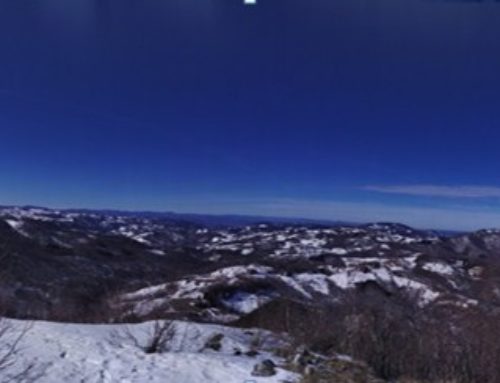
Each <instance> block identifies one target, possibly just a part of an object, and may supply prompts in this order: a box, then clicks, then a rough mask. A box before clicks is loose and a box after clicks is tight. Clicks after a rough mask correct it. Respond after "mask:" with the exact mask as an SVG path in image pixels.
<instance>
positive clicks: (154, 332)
mask: <svg viewBox="0 0 500 383" xmlns="http://www.w3.org/2000/svg"><path fill="white" fill-rule="evenodd" d="M176 334H177V329H176V326H175V323H174V322H172V321H155V322H153V324H152V326H151V327H150V328H149V329H148V330H146V332H145V333H143V334H142V335H143V337H141V336H139V335H136V334H134V333H133V332H132V330H131V329H130V327H128V326H125V327H124V328H123V329H122V330H117V331H114V332H113V333H112V334H111V339H110V342H111V343H113V344H115V345H117V346H122V345H125V344H128V345H132V346H134V347H137V348H139V349H141V350H143V351H144V352H145V353H146V354H158V353H163V352H168V351H171V347H172V343H173V340H174V339H175V337H176Z"/></svg>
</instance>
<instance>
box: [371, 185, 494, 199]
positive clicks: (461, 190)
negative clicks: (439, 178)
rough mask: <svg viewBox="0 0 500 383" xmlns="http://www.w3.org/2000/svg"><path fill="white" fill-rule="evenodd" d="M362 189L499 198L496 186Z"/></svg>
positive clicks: (414, 186) (422, 186)
mask: <svg viewBox="0 0 500 383" xmlns="http://www.w3.org/2000/svg"><path fill="white" fill-rule="evenodd" d="M362 189H363V190H368V191H374V192H378V193H386V194H402V195H412V196H422V197H446V198H500V187H496V186H469V185H458V186H441V185H368V186H364V187H363V188H362Z"/></svg>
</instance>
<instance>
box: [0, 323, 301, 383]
mask: <svg viewBox="0 0 500 383" xmlns="http://www.w3.org/2000/svg"><path fill="white" fill-rule="evenodd" d="M9 322H10V323H11V324H13V327H14V329H16V330H15V331H13V332H10V333H9V336H10V337H11V339H13V338H14V337H15V333H16V332H17V331H21V330H23V329H24V328H25V326H27V325H28V326H30V328H29V331H28V332H27V333H26V335H25V336H24V338H23V339H22V342H21V344H20V345H19V350H20V352H19V353H18V354H17V355H15V357H14V359H13V360H15V364H14V365H13V366H12V367H11V368H9V369H8V370H7V371H8V373H7V372H3V373H1V374H2V375H1V376H0V382H3V381H7V380H8V378H9V376H12V375H15V374H16V373H18V372H19V371H23V370H24V369H25V368H26V367H28V366H30V365H33V368H32V369H31V371H30V375H31V376H39V378H38V379H37V380H36V381H37V383H146V382H151V383H244V382H247V381H251V382H256V383H257V382H259V383H278V382H283V381H289V382H295V381H296V379H297V376H296V375H295V374H292V373H290V372H287V371H285V370H283V369H280V368H277V371H276V372H277V373H276V374H275V375H274V376H270V377H255V376H252V370H253V368H254V366H255V365H256V364H257V363H259V362H260V361H262V360H264V359H272V360H273V361H274V362H276V364H278V365H279V363H280V359H279V358H277V357H275V356H274V355H272V354H271V353H269V352H267V351H265V349H266V348H268V347H269V348H272V344H273V341H271V340H269V341H268V342H269V343H268V344H267V345H265V344H263V345H262V349H260V350H258V354H257V355H255V356H248V355H246V352H247V351H249V350H251V349H252V347H253V346H252V344H254V343H255V342H254V339H255V337H256V336H257V335H258V334H257V331H256V330H255V331H252V330H245V331H244V330H239V329H234V328H227V327H222V326H215V325H200V324H194V323H187V322H175V323H174V325H175V329H176V332H175V336H174V338H173V339H172V341H171V342H169V345H168V351H165V352H162V353H154V354H147V353H145V352H144V351H143V350H142V349H141V348H140V347H138V346H137V345H136V344H134V342H133V341H132V340H131V339H132V338H131V337H130V335H132V336H133V337H134V338H135V339H136V340H137V341H138V343H139V344H145V343H147V341H148V338H149V337H150V334H151V333H152V331H153V327H154V324H153V323H152V322H147V323H142V324H136V325H81V324H78V325H77V324H61V323H50V322H34V323H31V324H30V323H28V322H22V321H9ZM124 334H128V335H127V336H124ZM217 334H220V335H223V337H222V339H221V341H220V344H221V348H220V350H219V351H216V350H214V349H210V348H207V347H206V345H207V342H208V341H209V339H211V338H213V337H214V336H215V335H217ZM269 339H270V338H269ZM2 347H5V343H3V344H2V345H1V346H0V352H1V350H2ZM251 355H253V354H251Z"/></svg>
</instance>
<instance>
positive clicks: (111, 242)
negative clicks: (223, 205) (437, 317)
mask: <svg viewBox="0 0 500 383" xmlns="http://www.w3.org/2000/svg"><path fill="white" fill-rule="evenodd" d="M174 217H175V218H174ZM0 245H1V247H0V248H1V249H2V250H1V251H2V262H3V263H4V265H5V269H7V270H9V272H8V275H7V278H5V282H4V283H3V285H2V286H1V293H2V297H3V299H4V301H5V302H7V303H6V305H7V311H8V313H10V315H14V316H26V317H35V318H40V319H72V318H81V317H82V315H83V314H85V315H86V316H88V317H91V316H92V315H94V316H96V318H95V319H96V320H97V319H98V318H97V317H98V316H99V312H100V311H102V307H103V306H106V307H108V309H110V308H109V307H111V308H112V309H113V310H116V312H117V313H120V314H119V317H117V318H115V319H116V320H124V319H131V318H135V319H138V318H140V319H144V318H153V317H157V316H160V317H164V316H165V315H167V316H172V317H175V318H178V319H186V318H191V319H192V318H196V319H197V320H204V321H217V322H224V323H228V322H232V321H235V320H239V319H241V318H242V317H243V316H245V315H247V314H250V313H251V312H253V311H255V310H258V309H261V308H263V307H265V306H266V305H269V304H270V303H271V302H277V301H280V300H294V301H297V302H302V303H304V304H324V303H325V302H326V303H328V302H330V303H331V302H335V301H338V300H339V299H341V298H342V296H343V295H345V294H346V293H348V292H350V291H352V290H356V291H364V290H363V289H369V290H370V291H372V290H373V291H377V294H378V295H380V297H386V296H388V295H390V294H393V293H395V292H400V291H405V292H406V293H408V294H410V295H414V296H418V302H419V305H421V306H425V305H429V304H436V305H450V304H452V305H462V306H467V305H477V304H482V301H483V300H485V299H486V300H487V302H488V304H492V303H495V302H497V301H498V300H499V299H500V298H499V297H497V295H496V293H494V292H492V291H488V289H487V288H486V285H487V284H486V281H487V280H488V278H493V277H494V276H492V275H491V270H492V267H493V264H495V263H496V260H497V254H498V251H499V250H500V231H494V230H484V231H479V232H476V233H472V234H460V235H456V236H451V237H450V236H440V235H438V234H436V233H435V232H431V231H420V230H414V229H412V228H409V227H407V226H404V225H399V224H390V223H378V224H370V225H358V226H352V225H351V226H347V225H333V226H325V225H323V224H322V225H320V224H313V223H308V224H304V223H297V224H289V223H255V224H253V225H247V226H241V225H236V226H223V227H214V225H203V224H201V223H199V222H191V221H189V220H187V219H185V218H181V217H180V216H175V215H172V214H167V215H153V216H151V215H148V214H147V213H144V215H141V214H139V213H137V214H131V213H123V214H119V213H116V212H98V211H60V210H51V209H44V208H35V207H7V208H1V209H0ZM62 307H64V310H63V309H62ZM117 315H118V314H117Z"/></svg>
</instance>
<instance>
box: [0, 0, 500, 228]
mask: <svg viewBox="0 0 500 383" xmlns="http://www.w3.org/2000/svg"><path fill="white" fill-rule="evenodd" d="M0 55H1V56H0V57H1V58H0V183H1V185H2V188H1V190H0V204H2V203H3V204H40V205H48V206H58V207H96V208H102V207H114V208H124V209H154V210H177V211H189V212H207V213H245V214H270V215H286V216H305V217H318V218H332V219H348V220H356V221H372V220H395V221H401V222H406V223H410V224H414V225H417V226H426V227H445V228H477V227H483V226H500V202H499V201H500V172H499V170H498V169H499V164H500V150H499V149H498V148H499V146H500V105H499V103H500V95H499V91H500V4H498V3H494V2H465V3H457V2H450V1H446V2H439V1H431V0H428V1H425V0H259V3H258V5H256V6H245V5H243V0H242V1H239V0H143V1H136V0H72V1H67V0H4V1H1V2H0Z"/></svg>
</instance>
